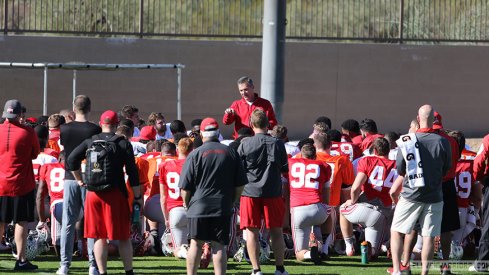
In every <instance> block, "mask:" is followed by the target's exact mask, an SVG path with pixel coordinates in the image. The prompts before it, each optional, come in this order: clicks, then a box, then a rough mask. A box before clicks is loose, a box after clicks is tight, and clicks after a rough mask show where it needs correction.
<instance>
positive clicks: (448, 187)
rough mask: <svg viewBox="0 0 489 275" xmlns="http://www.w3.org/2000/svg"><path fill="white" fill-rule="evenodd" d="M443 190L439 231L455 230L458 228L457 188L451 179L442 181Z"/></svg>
mask: <svg viewBox="0 0 489 275" xmlns="http://www.w3.org/2000/svg"><path fill="white" fill-rule="evenodd" d="M442 190H443V217H442V219H441V233H445V232H449V231H455V230H457V229H459V228H460V219H459V216H458V205H457V190H456V189H455V182H454V181H453V180H449V181H445V182H443V183H442Z"/></svg>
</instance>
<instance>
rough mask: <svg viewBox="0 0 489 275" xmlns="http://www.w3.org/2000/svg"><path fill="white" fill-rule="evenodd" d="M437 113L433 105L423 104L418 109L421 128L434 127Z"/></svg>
mask: <svg viewBox="0 0 489 275" xmlns="http://www.w3.org/2000/svg"><path fill="white" fill-rule="evenodd" d="M434 120H435V115H434V111H433V107H432V106H431V105H428V104H426V105H423V106H421V107H420V108H419V110H418V121H419V126H420V127H421V128H432V127H433V121H434Z"/></svg>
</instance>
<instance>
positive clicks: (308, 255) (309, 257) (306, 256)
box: [304, 251, 311, 259]
mask: <svg viewBox="0 0 489 275" xmlns="http://www.w3.org/2000/svg"><path fill="white" fill-rule="evenodd" d="M304 259H311V251H307V252H306V253H304Z"/></svg>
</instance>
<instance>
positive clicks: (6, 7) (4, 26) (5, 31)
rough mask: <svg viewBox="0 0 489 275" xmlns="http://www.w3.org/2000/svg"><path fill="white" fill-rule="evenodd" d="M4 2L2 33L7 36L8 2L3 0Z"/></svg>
mask: <svg viewBox="0 0 489 275" xmlns="http://www.w3.org/2000/svg"><path fill="white" fill-rule="evenodd" d="M4 1H5V5H4V7H3V8H4V9H3V19H4V22H3V24H4V25H3V33H4V34H7V33H8V0H4Z"/></svg>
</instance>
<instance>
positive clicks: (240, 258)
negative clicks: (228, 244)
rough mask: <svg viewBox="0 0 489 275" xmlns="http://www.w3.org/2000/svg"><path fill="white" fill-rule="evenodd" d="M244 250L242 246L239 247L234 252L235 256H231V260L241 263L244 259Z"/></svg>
mask: <svg viewBox="0 0 489 275" xmlns="http://www.w3.org/2000/svg"><path fill="white" fill-rule="evenodd" d="M244 250H245V247H244V245H241V246H240V247H239V248H238V251H236V254H234V256H233V259H234V261H235V262H241V261H243V259H244V253H245V252H244Z"/></svg>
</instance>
